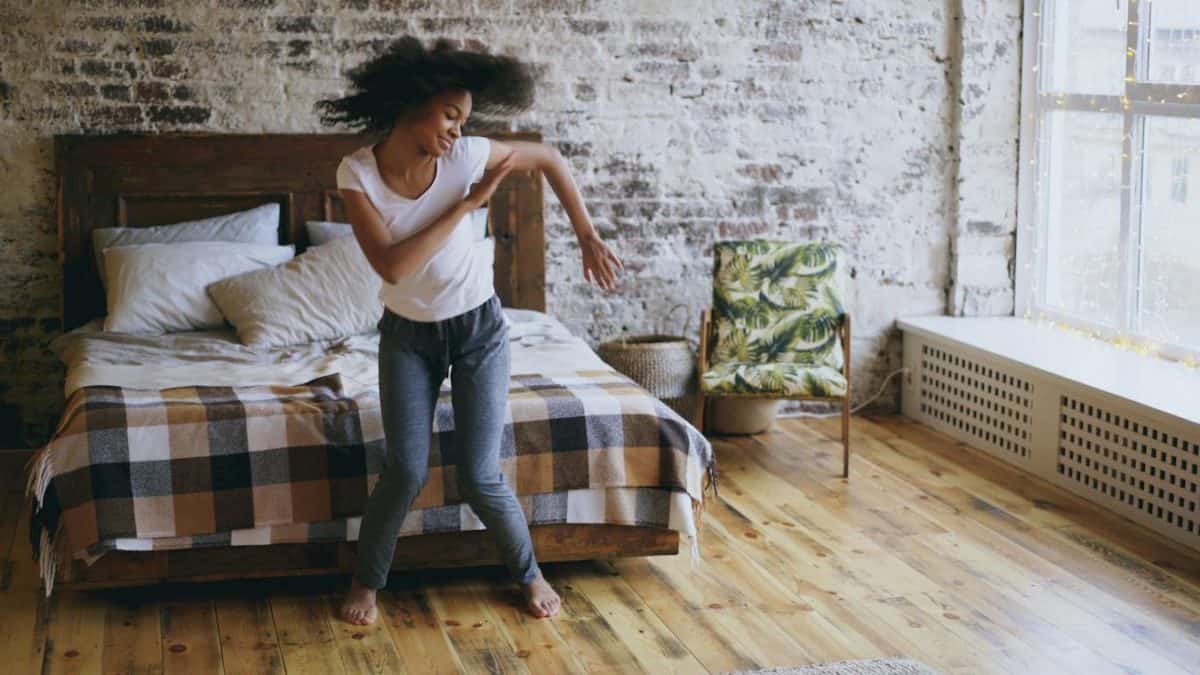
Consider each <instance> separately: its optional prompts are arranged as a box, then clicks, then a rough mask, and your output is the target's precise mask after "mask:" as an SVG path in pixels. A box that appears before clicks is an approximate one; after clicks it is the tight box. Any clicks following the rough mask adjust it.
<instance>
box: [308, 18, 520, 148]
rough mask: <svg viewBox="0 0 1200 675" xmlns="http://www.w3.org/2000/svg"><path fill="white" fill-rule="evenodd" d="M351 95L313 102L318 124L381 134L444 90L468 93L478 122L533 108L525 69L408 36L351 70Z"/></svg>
mask: <svg viewBox="0 0 1200 675" xmlns="http://www.w3.org/2000/svg"><path fill="white" fill-rule="evenodd" d="M347 75H348V76H349V78H350V81H351V83H352V84H353V87H354V90H355V91H354V93H352V94H350V95H348V96H344V97H342V98H337V99H328V100H322V101H317V103H316V105H315V108H316V109H317V110H318V111H319V114H320V119H321V124H323V125H325V126H334V125H337V124H347V125H349V126H351V127H357V128H359V129H360V130H361V131H363V132H366V133H368V134H373V135H374V134H380V135H382V134H386V133H388V132H389V131H390V130H391V128H392V125H393V124H394V123H395V122H396V120H397V119H400V118H402V117H405V116H406V115H408V114H409V113H411V112H413V111H415V110H417V109H418V108H420V107H421V106H422V105H424V104H425V103H426V102H427V101H429V99H430V98H432V97H433V96H434V95H435V94H438V93H439V92H442V91H445V90H447V89H465V90H467V91H469V92H471V101H472V108H473V110H474V111H475V112H477V113H478V114H479V115H480V116H482V117H485V118H487V117H503V116H507V115H513V114H516V113H519V112H521V111H523V110H526V109H527V108H529V107H530V106H531V105H533V93H534V80H533V74H532V71H531V68H530V67H529V66H528V65H527V64H526V63H524V62H522V61H519V60H517V59H515V58H512V57H509V56H498V55H492V54H486V53H482V52H474V51H468V50H463V49H457V48H456V47H455V46H454V43H453V42H451V41H450V40H448V39H446V38H439V39H438V40H437V41H436V42H435V43H434V46H433V48H432V49H429V50H426V49H425V47H424V46H423V45H422V44H421V41H420V40H418V39H417V38H415V37H412V36H405V37H402V38H400V39H398V40H396V41H395V42H393V43H392V44H391V45H390V46H389V47H388V48H387V49H386V50H385V51H384V53H382V54H380V55H378V56H376V57H375V58H372V59H370V60H368V61H366V62H364V63H362V64H359V65H358V66H356V67H354V68H353V69H351V70H350V71H349V72H348V73H347Z"/></svg>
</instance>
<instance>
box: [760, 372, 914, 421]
mask: <svg viewBox="0 0 1200 675" xmlns="http://www.w3.org/2000/svg"><path fill="white" fill-rule="evenodd" d="M908 372H912V371H911V369H909V368H901V369H900V370H896V371H893V372H892V373H890V374H889V375H888V376H887V377H885V378H883V384H881V385H879V391H877V392H875V395H874V396H872V397H871V398H869V399H867V400H865V401H863V402H862V403H859V404H858V405H857V406H855V407H853V408H851V409H850V413H851V414H854V413H856V412H858V411H859V410H862V409H863V408H864V407H865V406H866V405H867V404H868V403H870V402H871V401H874V400H875V399H877V398H879V395H880V394H882V393H883V390H884V388H885V387H887V383H888V380H890V379H892V378H893V377H895V376H896V375H899V374H900V373H908ZM841 416H842V413H840V412H836V413H806V412H791V413H779V414H778V415H777V416H776V417H821V418H824V417H841Z"/></svg>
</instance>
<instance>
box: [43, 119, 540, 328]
mask: <svg viewBox="0 0 1200 675" xmlns="http://www.w3.org/2000/svg"><path fill="white" fill-rule="evenodd" d="M489 136H490V137H493V138H496V139H498V140H505V139H521V140H540V135H539V134H536V133H519V134H489ZM370 142H371V141H370V140H369V139H367V138H366V137H364V136H361V135H358V134H212V133H197V134H175V133H170V134H118V135H107V136H97V135H76V134H70V135H58V136H55V138H54V149H55V171H56V174H57V176H58V251H59V262H60V263H61V264H62V272H63V296H62V319H63V330H64V331H68V330H71V329H73V328H76V327H78V326H80V325H82V324H84V323H87V322H88V321H90V320H92V319H94V318H96V317H99V316H104V314H105V312H106V306H105V297H104V290H103V288H102V287H101V285H100V276H99V273H98V271H97V270H96V262H95V256H94V254H93V252H92V230H93V229H95V228H99V227H148V226H152V225H163V224H167V223H175V222H180V221H184V220H195V219H197V218H205V217H209V216H215V215H219V214H223V213H230V212H233V211H241V210H245V209H249V208H253V207H255V206H258V205H260V204H263V203H266V202H277V203H278V204H279V206H280V209H279V216H280V220H279V243H281V244H295V246H296V252H297V254H299V253H300V252H301V251H303V250H304V249H305V248H306V247H307V245H308V236H307V233H306V231H305V227H304V223H305V221H308V220H334V221H342V222H345V221H346V218H345V217H344V214H343V211H342V200H341V197H340V195H339V193H338V191H337V183H336V179H335V172H336V170H337V165H338V162H339V161H340V160H341V158H342V156H343V155H346V154H349V153H350V152H353V151H354V150H356V149H357V148H360V147H362V146H363V145H367V144H368V143H370ZM488 216H489V220H490V223H491V229H492V232H493V234H494V235H495V237H496V259H495V260H496V262H495V269H496V292H497V294H498V295H499V296H500V300H501V301H502V304H503V305H504V306H505V307H516V308H522V309H536V310H539V311H545V308H546V294H545V270H546V260H545V251H546V246H545V232H544V229H543V222H542V175H541V173H540V172H533V171H513V172H511V173H509V174H508V176H507V177H506V178H505V179H504V182H503V183H501V184H500V186H499V187H498V188H497V189H496V192H495V193H494V194H493V195H492V199H491V201H490V202H489V204H488Z"/></svg>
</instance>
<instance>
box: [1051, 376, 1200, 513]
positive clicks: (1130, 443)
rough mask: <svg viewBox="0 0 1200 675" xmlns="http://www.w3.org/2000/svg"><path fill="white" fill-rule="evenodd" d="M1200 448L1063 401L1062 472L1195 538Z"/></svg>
mask: <svg viewBox="0 0 1200 675" xmlns="http://www.w3.org/2000/svg"><path fill="white" fill-rule="evenodd" d="M1197 464H1200V443H1197V442H1196V441H1189V440H1188V439H1186V438H1182V437H1180V436H1179V435H1177V434H1174V433H1170V432H1169V431H1167V430H1164V429H1159V428H1157V427H1156V426H1150V425H1147V424H1143V423H1140V422H1138V421H1137V420H1136V419H1130V418H1129V417H1128V416H1125V415H1121V414H1117V413H1114V412H1113V411H1112V410H1109V409H1106V408H1105V407H1104V406H1101V405H1098V404H1096V403H1094V402H1091V401H1085V400H1083V399H1081V398H1078V397H1074V396H1062V397H1060V405H1059V430H1058V472H1059V473H1060V474H1062V475H1063V476H1065V477H1066V478H1067V479H1069V480H1071V481H1074V482H1076V483H1078V484H1079V485H1080V486H1083V487H1085V488H1087V489H1088V490H1089V491H1091V492H1093V493H1095V495H1096V496H1103V497H1106V498H1108V499H1109V500H1116V501H1117V502H1119V503H1120V504H1121V505H1122V506H1123V507H1124V508H1123V509H1121V510H1122V511H1123V512H1125V511H1128V510H1131V509H1132V510H1135V511H1138V512H1140V513H1141V514H1142V517H1149V518H1153V519H1154V520H1156V521H1159V522H1161V523H1163V524H1164V525H1166V526H1168V527H1171V528H1175V529H1178V530H1179V531H1181V532H1183V533H1187V534H1196V526H1197V513H1196V501H1197V499H1200V495H1198V494H1197V480H1200V476H1197Z"/></svg>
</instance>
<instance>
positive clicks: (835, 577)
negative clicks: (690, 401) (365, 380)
mask: <svg viewBox="0 0 1200 675" xmlns="http://www.w3.org/2000/svg"><path fill="white" fill-rule="evenodd" d="M838 433H839V421H838V420H837V419H831V420H820V421H810V420H781V421H780V423H779V425H778V426H777V427H776V428H775V429H773V430H772V431H770V432H767V433H764V434H760V435H758V436H754V437H743V438H727V439H722V438H714V441H713V442H714V445H715V447H716V451H717V457H718V462H719V468H720V487H721V499H719V500H715V501H713V502H710V503H709V504H708V507H707V511H706V513H705V515H704V520H703V531H702V536H701V546H702V552H703V555H704V561H703V562H701V563H699V564H698V565H697V566H696V567H695V568H693V567H692V565H691V562H690V560H689V557H688V555H687V553H686V552H684V553H681V554H680V555H679V556H672V557H658V558H641V559H632V560H618V561H616V562H613V563H608V562H588V563H559V564H546V565H545V566H544V571H545V573H546V576H547V578H548V579H549V580H550V581H551V583H552V584H554V586H555V587H556V588H557V589H558V591H559V592H560V593H561V594H562V596H563V601H564V602H563V607H562V611H561V613H560V614H559V616H556V617H554V618H553V619H550V620H537V619H533V618H530V617H528V616H527V615H525V614H524V612H523V611H522V609H521V608H520V605H519V603H518V600H519V596H518V595H517V592H516V589H515V587H512V586H510V585H508V584H506V583H504V582H503V575H502V574H501V570H500V569H499V568H493V569H472V570H453V571H440V572H436V573H432V574H420V575H418V574H406V575H394V576H393V583H392V587H391V589H390V590H389V591H388V592H386V593H383V594H382V595H381V598H382V610H383V611H382V613H381V620H380V621H379V623H378V624H377V625H376V626H373V627H370V628H362V627H354V626H349V625H346V624H343V623H341V622H339V621H338V620H337V619H336V618H335V615H334V611H335V608H336V605H337V602H338V597H339V591H340V589H341V588H342V586H343V585H344V583H345V580H344V579H337V578H321V579H304V580H299V581H297V580H283V581H270V582H237V583H221V584H194V585H190V586H169V587H158V588H150V589H140V590H136V591H130V590H123V591H108V592H102V593H79V592H63V593H56V595H55V597H54V598H53V599H52V600H50V601H48V602H47V601H43V600H41V599H40V597H39V595H38V591H37V576H36V568H35V567H34V563H33V561H32V560H31V557H30V549H29V544H28V538H27V529H26V527H27V526H26V521H27V517H28V516H27V504H26V502H25V500H24V498H23V497H22V494H21V490H22V485H21V483H20V481H19V480H18V478H19V471H17V470H16V468H17V466H18V465H19V464H20V461H21V460H22V459H23V456H22V455H17V454H9V455H7V456H5V457H4V458H3V459H0V462H3V463H2V464H0V476H4V477H6V478H5V479H4V480H5V482H6V485H5V486H4V487H6V488H7V489H6V490H5V491H4V493H3V498H2V503H3V506H2V509H3V510H2V511H0V555H2V557H3V568H2V570H0V671H2V672H12V673H38V672H46V673H56V672H84V673H90V672H100V671H103V672H147V673H148V672H155V673H157V672H170V673H174V672H183V673H206V672H222V671H223V672H225V673H272V672H279V673H281V672H287V673H293V674H294V673H343V672H344V673H360V672H402V671H407V672H415V673H435V672H460V671H467V672H542V673H562V672H584V671H598V672H637V671H645V672H650V673H660V672H668V671H671V672H688V673H692V672H695V673H703V672H713V673H718V672H723V671H727V670H737V669H751V668H766V667H775V666H785V665H798V664H807V663H812V662H815V661H823V660H835V659H857V658H872V657H882V656H892V655H904V656H908V657H911V658H915V659H919V660H922V661H924V662H926V663H928V664H929V665H931V666H934V667H935V668H937V669H939V670H941V671H943V672H946V673H972V674H973V673H1020V674H1022V675H1030V674H1035V673H1083V674H1086V675H1101V674H1103V673H1187V672H1191V673H1196V672H1200V555H1198V554H1197V553H1196V552H1188V551H1186V550H1184V549H1181V548H1179V547H1177V546H1173V545H1170V544H1168V543H1166V541H1165V540H1162V539H1161V538H1159V537H1157V536H1156V535H1153V534H1150V533H1149V532H1148V531H1146V530H1143V529H1141V528H1139V527H1138V526H1135V525H1132V524H1129V523H1127V522H1125V521H1122V520H1121V519H1119V518H1117V517H1114V516H1111V515H1109V514H1107V512H1105V511H1102V510H1100V509H1097V508H1094V507H1091V506H1090V505H1088V504H1087V502H1084V501H1082V500H1079V499H1077V498H1074V497H1071V496H1069V495H1068V494H1067V493H1065V492H1063V491H1061V490H1058V489H1055V488H1052V487H1050V486H1049V485H1048V484H1046V483H1044V482H1042V481H1039V480H1037V479H1034V478H1031V477H1027V476H1026V475H1024V474H1022V473H1020V472H1017V471H1015V470H1012V469H1009V468H1007V467H1006V466H1005V465H1003V464H1000V463H998V462H995V461H993V460H991V459H990V458H987V457H985V456H983V455H982V454H980V453H978V452H976V451H973V450H970V449H968V448H966V447H964V446H962V445H960V444H958V443H956V442H954V441H952V440H950V439H949V438H947V437H946V436H943V435H941V434H938V433H936V432H933V431H931V430H929V429H928V428H927V427H923V426H920V425H918V424H916V423H915V422H912V421H910V420H907V419H905V418H902V417H877V418H869V417H856V418H855V422H854V425H853V431H852V433H853V443H854V454H853V455H852V459H851V478H850V480H849V482H846V481H844V480H842V479H841V478H838V477H837V474H838V470H839V468H840V462H841V447H840V444H839V442H838Z"/></svg>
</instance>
